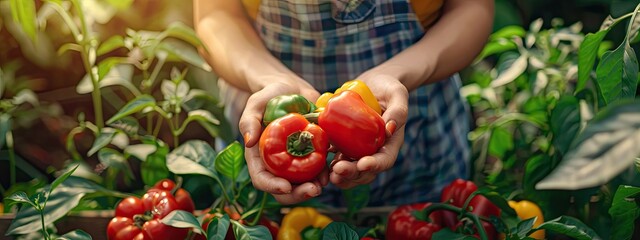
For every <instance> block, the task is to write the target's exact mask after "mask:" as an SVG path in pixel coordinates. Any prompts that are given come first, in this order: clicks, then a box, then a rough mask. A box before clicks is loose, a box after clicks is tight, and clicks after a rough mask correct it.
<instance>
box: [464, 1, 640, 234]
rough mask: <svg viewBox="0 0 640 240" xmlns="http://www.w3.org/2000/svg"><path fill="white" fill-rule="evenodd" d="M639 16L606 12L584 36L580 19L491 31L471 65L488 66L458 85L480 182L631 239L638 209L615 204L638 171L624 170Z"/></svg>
mask: <svg viewBox="0 0 640 240" xmlns="http://www.w3.org/2000/svg"><path fill="white" fill-rule="evenodd" d="M637 15H638V8H636V9H635V10H633V11H631V12H630V13H628V14H624V15H621V16H617V17H612V16H610V17H608V18H607V19H605V20H604V22H603V24H602V26H601V28H600V30H599V31H598V32H595V33H589V34H587V35H583V34H581V33H580V25H579V23H578V24H574V25H572V26H571V27H568V28H564V27H561V25H559V24H558V23H560V21H558V20H555V21H554V22H553V23H552V24H551V25H552V27H551V28H550V29H545V30H543V29H542V25H543V23H542V22H541V21H537V22H534V23H533V24H532V25H531V27H530V29H529V32H527V31H524V29H521V28H519V27H507V28H504V29H502V30H500V31H498V32H496V33H495V34H493V35H492V37H491V39H490V42H489V43H488V45H487V47H486V48H485V50H484V51H483V54H482V55H481V57H480V59H484V60H483V61H478V62H477V63H476V65H475V66H476V70H478V69H486V70H480V71H476V72H473V73H472V74H471V76H472V82H470V83H468V84H467V85H466V86H465V88H464V89H463V93H464V94H465V96H467V98H468V99H469V101H470V102H471V103H472V105H473V107H474V109H475V110H476V112H475V113H476V114H477V115H476V117H477V118H476V125H477V128H476V129H475V130H474V132H473V133H472V134H471V136H470V137H471V140H473V141H474V150H475V151H476V152H475V154H476V157H477V159H478V161H477V162H476V163H477V164H476V166H478V168H477V169H476V170H477V172H476V173H477V174H476V175H475V177H476V179H477V180H478V182H482V181H483V180H484V182H486V183H487V184H489V185H495V186H500V187H501V188H499V189H500V192H501V194H502V195H503V196H505V197H506V198H507V199H509V200H511V199H513V200H521V199H525V200H531V201H533V202H536V203H538V204H539V205H540V207H541V209H542V211H543V213H544V215H545V217H546V218H547V219H549V218H555V217H558V216H560V215H565V214H567V215H573V216H576V217H578V219H580V220H582V221H584V222H585V223H587V224H588V225H590V226H592V227H593V228H594V229H595V230H596V231H597V232H598V235H600V236H605V237H609V236H610V237H611V239H629V238H631V237H632V234H633V231H632V230H629V229H633V222H634V220H635V219H636V218H637V217H638V215H637V214H628V213H629V212H627V214H624V213H623V211H622V210H621V208H620V207H621V206H629V205H625V204H627V203H628V201H625V200H623V199H634V198H635V196H636V195H634V190H633V189H634V188H633V187H631V186H625V187H620V188H619V187H618V185H620V184H624V183H627V184H628V183H634V182H637V180H635V179H637V173H635V172H630V171H626V172H625V170H628V169H631V167H632V166H633V162H634V160H635V159H636V157H637V156H638V155H640V152H638V149H637V146H635V145H637V144H632V143H633V142H637V141H638V129H639V128H638V125H637V123H638V121H636V120H634V119H637V116H638V103H637V101H634V99H635V98H636V95H637V92H636V90H637V82H638V61H637V58H636V55H635V50H634V49H633V47H632V46H633V45H634V44H636V43H637V41H638V38H637V35H638V28H639V27H640V21H638V19H639V18H638V17H637ZM620 23H623V24H620ZM620 25H624V26H623V27H622V29H623V30H624V33H625V34H624V38H622V40H621V41H619V42H618V44H619V45H617V47H615V46H616V45H615V44H616V42H615V40H609V39H606V37H607V35H608V34H609V33H610V32H612V29H614V28H616V27H617V26H620ZM613 39H615V38H613ZM611 47H615V48H613V49H611ZM494 54H497V55H494ZM496 59H497V61H496V62H497V64H496V65H495V67H493V65H491V64H490V63H491V61H490V60H496ZM483 66H489V67H486V68H483ZM493 78H495V80H493V81H492V79H493ZM485 163H486V164H485ZM485 177H486V178H485ZM616 189H618V190H617V192H616ZM558 190H563V191H558ZM614 192H616V193H615V197H614ZM619 194H622V196H619ZM635 209H637V208H635ZM631 212H635V210H632V211H631Z"/></svg>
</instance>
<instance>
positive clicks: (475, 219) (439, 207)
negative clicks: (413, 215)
mask: <svg viewBox="0 0 640 240" xmlns="http://www.w3.org/2000/svg"><path fill="white" fill-rule="evenodd" d="M435 210H446V211H451V212H454V213H458V214H460V215H461V216H464V217H468V218H470V219H471V220H472V221H473V223H474V224H475V225H476V228H477V231H478V234H480V239H482V240H488V239H489V237H488V236H487V232H486V231H485V230H484V228H483V227H482V221H489V219H487V218H486V217H482V216H478V215H475V214H473V213H470V212H467V211H465V210H463V209H462V208H459V207H456V206H453V205H449V204H445V203H432V204H431V205H429V206H428V207H427V208H425V209H423V210H422V212H424V216H425V217H426V219H429V214H431V213H432V212H434V211H435Z"/></svg>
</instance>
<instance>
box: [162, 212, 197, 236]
mask: <svg viewBox="0 0 640 240" xmlns="http://www.w3.org/2000/svg"><path fill="white" fill-rule="evenodd" d="M160 221H161V222H162V223H164V224H165V225H169V226H173V227H176V228H195V229H196V230H197V231H199V232H204V230H202V227H201V226H200V223H199V222H198V219H196V217H195V216H194V215H193V214H192V213H190V212H187V211H183V210H173V211H172V212H170V213H169V214H167V216H165V217H164V218H162V220H160Z"/></svg>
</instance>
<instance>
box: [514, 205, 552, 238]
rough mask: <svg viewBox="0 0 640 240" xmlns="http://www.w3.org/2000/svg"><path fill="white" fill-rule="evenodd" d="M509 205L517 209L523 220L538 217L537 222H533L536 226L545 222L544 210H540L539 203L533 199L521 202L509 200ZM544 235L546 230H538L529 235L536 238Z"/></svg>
mask: <svg viewBox="0 0 640 240" xmlns="http://www.w3.org/2000/svg"><path fill="white" fill-rule="evenodd" d="M509 206H510V207H511V208H513V210H516V213H518V217H519V218H520V219H522V220H525V219H530V218H533V217H538V218H537V219H536V222H535V223H533V227H534V228H535V227H538V226H540V224H542V223H543V222H544V216H543V215H542V210H540V207H538V205H536V204H535V203H533V202H531V201H527V200H522V201H519V202H516V201H509ZM544 236H545V232H544V230H538V231H535V232H534V233H532V234H531V235H529V237H532V238H535V239H544Z"/></svg>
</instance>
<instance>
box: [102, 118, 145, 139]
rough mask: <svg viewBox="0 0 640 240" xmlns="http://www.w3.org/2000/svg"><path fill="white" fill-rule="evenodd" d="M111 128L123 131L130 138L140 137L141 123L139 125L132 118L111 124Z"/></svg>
mask: <svg viewBox="0 0 640 240" xmlns="http://www.w3.org/2000/svg"><path fill="white" fill-rule="evenodd" d="M109 126H111V127H113V128H115V129H118V130H120V131H123V132H125V133H126V134H127V135H129V136H135V135H138V134H139V132H140V129H141V127H140V123H138V120H137V119H135V118H133V117H131V116H128V117H123V118H121V119H118V120H116V121H115V122H113V123H111V124H109Z"/></svg>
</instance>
